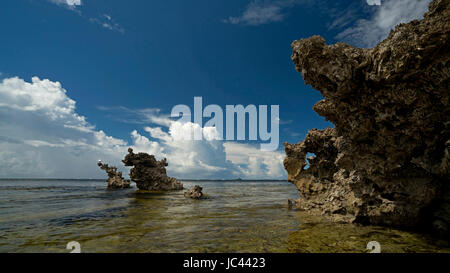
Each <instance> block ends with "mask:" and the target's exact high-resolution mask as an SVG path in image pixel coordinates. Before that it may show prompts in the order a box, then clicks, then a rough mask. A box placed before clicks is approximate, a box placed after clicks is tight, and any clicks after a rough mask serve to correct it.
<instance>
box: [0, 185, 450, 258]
mask: <svg viewBox="0 0 450 273" xmlns="http://www.w3.org/2000/svg"><path fill="white" fill-rule="evenodd" d="M183 184H184V186H185V188H191V187H193V186H194V185H200V186H201V187H203V192H204V194H205V197H206V198H205V199H202V200H193V199H188V198H185V197H184V196H183V191H173V192H164V193H163V192H159V193H158V192H153V193H150V192H142V191H139V190H138V189H137V188H136V187H135V185H134V183H132V185H133V188H131V189H123V190H108V189H106V182H105V181H101V180H45V179H26V180H19V179H15V180H8V179H3V180H0V252H62V253H64V252H66V253H67V252H70V250H67V249H66V245H67V244H68V243H69V242H71V241H76V242H78V243H79V244H80V246H81V252H367V251H368V250H367V249H366V245H367V243H368V242H369V241H378V242H379V243H380V245H381V251H382V252H383V251H384V252H450V248H449V247H448V245H447V243H445V242H441V241H438V240H435V239H432V238H429V237H428V236H427V235H423V234H420V233H414V232H407V231H400V230H396V229H390V228H383V227H364V226H358V225H350V224H335V223H326V222H321V221H316V220H314V219H311V218H310V217H309V216H307V215H305V213H303V212H300V211H297V210H296V209H290V208H288V207H287V205H286V200H287V199H288V198H291V199H292V198H298V197H299V196H298V192H297V190H296V188H295V186H294V185H292V184H290V183H288V182H286V181H183Z"/></svg>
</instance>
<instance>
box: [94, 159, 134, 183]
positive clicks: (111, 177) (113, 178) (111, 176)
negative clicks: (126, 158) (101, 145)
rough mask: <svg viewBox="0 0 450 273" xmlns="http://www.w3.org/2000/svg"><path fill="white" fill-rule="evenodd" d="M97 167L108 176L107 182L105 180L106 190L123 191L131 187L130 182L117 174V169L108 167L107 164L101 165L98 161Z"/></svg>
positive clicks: (119, 173) (120, 173)
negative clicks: (106, 183)
mask: <svg viewBox="0 0 450 273" xmlns="http://www.w3.org/2000/svg"><path fill="white" fill-rule="evenodd" d="M97 165H98V166H99V167H100V169H102V170H104V171H106V173H107V174H108V180H106V182H108V188H110V189H125V188H130V187H131V186H130V181H129V180H125V179H124V178H123V176H122V172H118V171H117V167H114V166H111V167H110V166H109V165H108V164H103V163H102V161H100V160H99V161H98V163H97Z"/></svg>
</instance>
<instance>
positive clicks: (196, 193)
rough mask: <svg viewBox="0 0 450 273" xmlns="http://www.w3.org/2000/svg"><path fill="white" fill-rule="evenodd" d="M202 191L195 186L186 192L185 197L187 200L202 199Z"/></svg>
mask: <svg viewBox="0 0 450 273" xmlns="http://www.w3.org/2000/svg"><path fill="white" fill-rule="evenodd" d="M202 190H203V188H202V187H200V186H199V185H195V186H194V187H193V188H192V189H190V190H188V191H186V192H185V193H184V196H185V197H187V198H193V199H200V198H202V196H203V193H202Z"/></svg>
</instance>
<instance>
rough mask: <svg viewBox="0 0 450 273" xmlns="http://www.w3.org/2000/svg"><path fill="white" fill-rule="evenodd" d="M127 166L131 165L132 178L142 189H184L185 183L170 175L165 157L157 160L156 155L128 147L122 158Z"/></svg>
mask: <svg viewBox="0 0 450 273" xmlns="http://www.w3.org/2000/svg"><path fill="white" fill-rule="evenodd" d="M122 162H123V163H124V164H125V166H131V167H133V168H131V170H130V178H131V180H133V181H134V182H136V186H137V187H138V188H139V189H140V190H150V191H168V190H182V189H183V184H182V183H181V182H180V181H178V180H177V179H176V178H173V177H168V176H167V173H166V167H167V166H168V163H167V160H166V159H165V158H164V159H163V160H161V161H157V160H156V158H155V156H153V155H149V154H146V153H137V154H135V153H133V149H131V148H129V149H128V154H127V155H126V156H125V159H124V160H122Z"/></svg>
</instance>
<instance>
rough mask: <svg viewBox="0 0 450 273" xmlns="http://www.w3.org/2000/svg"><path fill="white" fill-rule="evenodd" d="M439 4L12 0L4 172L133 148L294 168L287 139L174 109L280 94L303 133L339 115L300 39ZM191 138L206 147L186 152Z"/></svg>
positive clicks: (367, 39) (86, 163)
mask: <svg viewBox="0 0 450 273" xmlns="http://www.w3.org/2000/svg"><path fill="white" fill-rule="evenodd" d="M424 2H426V3H425V4H424ZM428 2H429V1H416V0H410V1H408V0H398V1H394V0H387V1H365V0H361V1H354V0H353V1H344V0H343V1H333V2H331V1H321V0H318V1H311V0H275V1H243V0H240V1H224V0H222V1H219V0H214V1H211V0H208V1H206V0H204V1H200V0H198V1H197V0H196V1H185V0H179V1H178V0H177V1H175V0H169V1H138V0H134V1H123V0H107V1H106V0H105V1H102V0H95V1H90V0H83V1H80V0H7V1H2V8H1V9H0V30H1V33H2V34H1V37H2V38H1V43H0V60H1V62H0V81H2V80H3V83H0V100H3V102H2V101H0V129H1V131H0V146H1V148H2V152H0V160H1V161H2V162H4V164H2V165H3V167H0V177H60V178H61V177H65V178H69V177H71V178H76V177H83V178H87V177H95V178H100V177H103V174H102V172H101V171H99V170H97V168H96V165H95V162H96V161H97V160H98V159H102V160H104V161H109V162H113V163H115V164H117V165H119V164H120V158H121V157H122V156H123V149H124V147H126V146H133V147H135V148H137V149H138V150H139V149H140V150H142V151H146V152H152V153H155V154H156V155H157V156H160V157H163V156H167V157H168V161H169V174H172V175H177V176H179V177H181V178H233V177H245V178H284V177H286V174H285V172H284V170H283V169H282V166H281V161H282V158H283V151H282V145H281V144H280V150H279V151H275V152H273V153H271V154H269V153H266V154H264V153H262V152H260V151H258V150H257V148H255V145H253V144H254V143H240V144H239V143H228V144H226V145H223V144H224V143H207V144H192V146H190V145H186V144H179V143H178V144H177V143H174V142H173V141H171V140H170V141H169V140H168V139H167V137H170V130H175V129H174V128H170V125H168V124H167V122H166V121H164V119H165V117H166V115H167V114H169V113H170V110H171V108H172V107H173V106H174V105H176V104H187V105H190V106H192V105H193V97H194V96H202V97H203V104H204V105H207V104H218V105H221V106H222V107H224V108H225V105H226V104H243V105H248V104H255V105H280V119H281V123H280V142H284V141H288V142H298V141H299V140H301V139H302V138H303V137H304V136H305V135H306V133H307V131H308V130H309V129H312V128H326V127H327V126H330V124H329V123H327V122H326V121H325V120H324V119H323V118H322V117H320V116H319V115H318V114H316V113H315V112H314V111H313V110H312V106H313V105H314V104H315V103H316V102H318V101H319V100H320V99H321V96H320V93H319V92H317V91H315V90H312V89H311V87H309V86H306V85H304V82H303V79H302V78H301V75H300V73H298V72H297V71H296V70H295V66H294V64H293V63H292V61H291V59H290V55H291V47H290V44H291V42H292V41H293V40H297V39H300V38H307V37H310V36H312V35H315V34H320V35H322V36H323V37H324V38H325V39H326V40H327V42H328V43H335V42H338V41H344V42H348V43H351V44H353V45H356V46H361V47H370V46H373V45H374V44H375V43H376V42H378V41H380V40H381V39H383V38H385V37H386V35H387V33H388V32H389V30H390V28H391V27H393V26H394V25H395V24H397V23H398V22H406V21H409V20H411V19H415V18H420V16H421V15H422V14H423V13H424V11H425V10H426V4H427V3H428ZM32 77H38V78H35V80H34V81H32V80H31V79H32ZM45 79H48V82H44V80H45ZM5 81H6V82H5ZM57 82H59V85H58V84H57ZM55 90H56V91H55ZM64 90H65V91H64ZM27 92H34V93H33V94H31V95H30V94H29V93H27ZM48 92H51V94H53V95H51V96H53V97H52V98H53V100H52V99H50V100H48V99H47V96H48V94H49V93H48ZM55 92H56V93H55ZM36 94H40V95H36ZM30 97H31V99H30ZM49 101H50V102H49ZM71 101H73V103H72V102H71ZM72 104H74V105H73V106H72ZM55 109H57V110H58V111H59V112H57V113H56V112H55V111H56V110H55ZM16 112H17V113H16ZM55 113H56V114H55ZM75 127H76V128H77V129H73V128H75ZM44 128H45V129H44ZM158 128H159V129H158ZM70 130H75V131H76V132H72V131H70ZM158 130H161V132H159V131H158ZM100 132H102V133H100ZM133 133H135V134H133ZM83 134H84V135H83ZM100 138H101V139H100ZM227 145H228V146H227ZM239 145H242V146H239ZM181 146H183V147H184V148H186V149H187V150H186V151H189V149H190V150H192V151H196V152H197V153H196V154H192V155H190V156H189V157H187V158H182V157H183V155H186V151H184V152H181V151H182V150H183V149H182V148H181ZM224 146H225V147H224ZM139 147H140V148H139ZM247 149H248V150H247ZM176 158H179V162H178V161H177V159H176ZM36 160H41V161H42V162H41V163H40V166H37V164H35V165H36V166H33V168H30V167H26V166H29V164H33V163H32V162H34V161H36ZM171 161H173V162H175V164H174V165H175V166H173V167H172V168H171V166H172V165H171ZM80 162H81V163H80ZM177 162H178V163H177ZM38 165H39V164H38ZM275 165H276V166H275ZM67 166H72V167H70V168H67ZM274 166H275V167H274ZM68 169H70V170H68ZM80 170H83V171H80ZM205 170H206V171H205Z"/></svg>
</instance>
